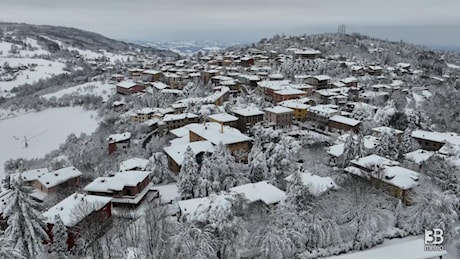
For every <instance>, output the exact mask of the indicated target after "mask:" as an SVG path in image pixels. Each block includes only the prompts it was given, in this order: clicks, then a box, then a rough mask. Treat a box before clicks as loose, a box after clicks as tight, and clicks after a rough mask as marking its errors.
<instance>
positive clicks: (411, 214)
mask: <svg viewBox="0 0 460 260" xmlns="http://www.w3.org/2000/svg"><path fill="white" fill-rule="evenodd" d="M413 202H414V203H413V204H412V205H411V206H409V207H408V208H407V210H406V211H405V212H404V216H405V218H404V220H402V221H401V228H403V229H404V230H406V231H408V232H409V233H412V234H421V233H422V232H423V230H425V229H433V228H440V229H442V230H451V227H452V225H453V223H454V222H455V221H457V220H458V213H457V209H458V206H459V199H458V197H457V196H455V195H454V194H453V193H452V192H451V191H441V190H439V189H438V188H436V187H434V186H433V185H431V184H429V183H426V184H425V185H420V186H419V187H416V189H415V196H414V198H413Z"/></svg>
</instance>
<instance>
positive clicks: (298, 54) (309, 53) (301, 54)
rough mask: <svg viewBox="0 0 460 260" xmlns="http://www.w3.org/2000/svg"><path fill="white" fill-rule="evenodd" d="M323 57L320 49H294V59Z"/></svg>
mask: <svg viewBox="0 0 460 260" xmlns="http://www.w3.org/2000/svg"><path fill="white" fill-rule="evenodd" d="M320 57H321V52H320V51H318V50H312V49H307V50H295V51H294V56H293V58H294V59H299V58H301V59H310V60H313V59H317V58H320Z"/></svg>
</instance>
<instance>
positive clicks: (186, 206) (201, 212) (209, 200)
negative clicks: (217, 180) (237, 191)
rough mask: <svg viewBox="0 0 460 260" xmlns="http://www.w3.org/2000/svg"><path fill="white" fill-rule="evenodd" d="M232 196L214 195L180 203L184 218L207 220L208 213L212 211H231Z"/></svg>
mask: <svg viewBox="0 0 460 260" xmlns="http://www.w3.org/2000/svg"><path fill="white" fill-rule="evenodd" d="M231 198H232V196H230V195H227V194H222V195H216V194H212V195H210V196H208V197H204V198H196V199H189V200H181V201H178V202H177V204H178V206H179V208H180V211H181V214H182V216H187V219H188V220H198V221H204V220H206V218H205V217H206V213H207V212H209V211H210V210H216V209H223V210H225V209H229V208H230V207H231V206H232V202H231Z"/></svg>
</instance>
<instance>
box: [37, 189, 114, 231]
mask: <svg viewBox="0 0 460 260" xmlns="http://www.w3.org/2000/svg"><path fill="white" fill-rule="evenodd" d="M111 199H112V198H109V197H103V196H94V195H86V194H78V193H74V194H72V195H70V196H69V197H67V198H65V199H64V200H62V201H61V202H59V203H58V204H56V205H54V206H53V207H51V208H50V209H49V210H48V211H46V212H44V213H43V216H44V217H45V218H46V222H47V223H50V224H54V223H55V221H56V219H55V217H56V215H59V216H60V217H61V219H62V222H64V225H66V226H67V227H73V226H75V225H76V224H78V223H79V222H80V221H82V220H83V219H84V218H85V217H87V216H88V215H90V214H91V213H92V212H94V211H97V210H100V209H101V208H103V207H104V206H105V205H107V203H109V202H110V200H111Z"/></svg>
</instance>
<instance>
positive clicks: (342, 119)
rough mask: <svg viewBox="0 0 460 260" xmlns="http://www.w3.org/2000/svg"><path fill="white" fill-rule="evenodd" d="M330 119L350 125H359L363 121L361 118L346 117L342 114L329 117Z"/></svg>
mask: <svg viewBox="0 0 460 260" xmlns="http://www.w3.org/2000/svg"><path fill="white" fill-rule="evenodd" d="M329 121H334V122H337V123H341V124H344V125H349V126H357V125H358V124H359V123H361V121H359V120H356V119H353V118H349V117H344V116H341V115H335V116H332V117H331V118H329Z"/></svg>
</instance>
